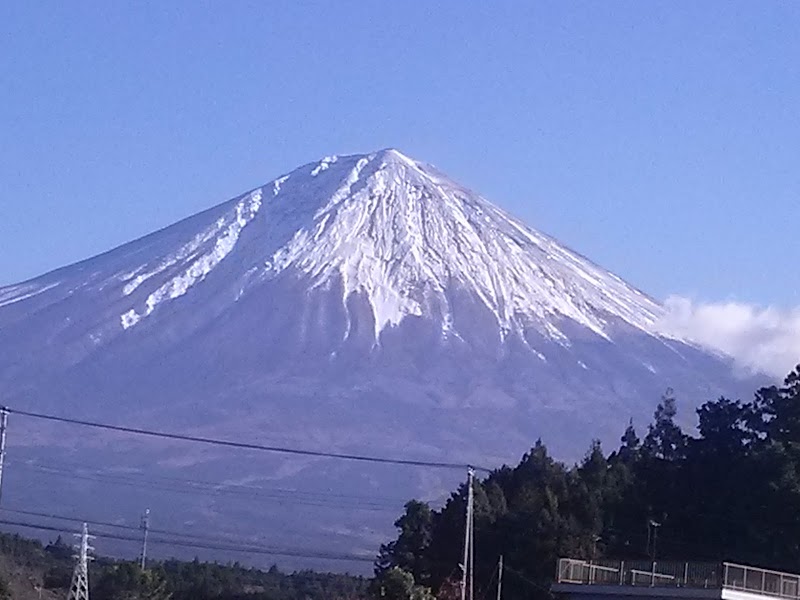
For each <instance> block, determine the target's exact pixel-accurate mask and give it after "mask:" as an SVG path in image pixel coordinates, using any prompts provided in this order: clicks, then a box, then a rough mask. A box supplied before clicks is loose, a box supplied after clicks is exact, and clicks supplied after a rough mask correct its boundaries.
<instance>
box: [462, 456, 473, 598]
mask: <svg viewBox="0 0 800 600" xmlns="http://www.w3.org/2000/svg"><path fill="white" fill-rule="evenodd" d="M474 477H475V471H474V470H473V469H472V467H470V468H469V470H468V471H467V515H466V519H467V520H466V523H465V526H464V562H463V563H461V568H462V572H461V600H467V574H468V573H469V570H470V569H471V567H472V565H471V564H470V547H471V543H472V479H473V478H474Z"/></svg>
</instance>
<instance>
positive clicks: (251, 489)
mask: <svg viewBox="0 0 800 600" xmlns="http://www.w3.org/2000/svg"><path fill="white" fill-rule="evenodd" d="M14 465H15V467H16V468H20V467H22V468H25V469H31V470H34V471H36V472H39V473H44V474H47V475H52V476H56V477H65V478H69V479H80V480H85V481H94V482H98V483H105V484H111V485H115V484H116V485H122V486H129V487H135V488H137V489H140V488H142V487H147V488H148V489H151V490H157V491H164V492H175V493H178V494H188V495H201V494H204V495H212V496H213V495H220V494H221V495H232V496H237V497H241V498H253V499H259V500H262V499H267V500H273V501H275V502H277V503H278V504H286V503H289V502H291V503H292V504H299V505H303V506H317V507H321V508H333V509H342V510H354V509H357V510H369V511H378V512H381V511H385V512H396V511H397V510H399V509H400V507H401V506H402V502H401V501H398V502H397V504H388V503H381V502H372V501H370V500H369V499H368V498H366V497H363V498H359V499H356V498H354V500H353V501H347V500H344V499H342V500H339V499H337V498H331V499H330V501H328V500H327V499H326V498H325V496H324V495H323V494H319V496H318V497H313V496H312V497H303V494H304V493H303V492H300V493H298V495H296V496H294V495H292V493H291V492H289V491H288V490H286V491H285V492H286V493H275V491H274V490H270V489H269V488H259V487H256V486H227V485H225V484H215V483H211V482H205V483H200V482H189V481H188V480H184V482H185V483H186V484H187V485H185V486H183V487H181V486H179V485H169V484H168V483H167V484H164V483H159V482H154V481H150V480H148V479H146V478H137V477H128V476H125V475H121V474H114V473H102V472H93V473H81V472H75V471H67V470H63V469H57V468H53V467H48V466H45V465H38V464H31V463H24V462H20V463H14ZM176 481H180V480H176ZM306 493H308V492H306Z"/></svg>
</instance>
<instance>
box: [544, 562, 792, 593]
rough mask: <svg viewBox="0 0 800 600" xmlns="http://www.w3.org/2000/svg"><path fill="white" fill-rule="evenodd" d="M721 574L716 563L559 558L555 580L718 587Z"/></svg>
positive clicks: (596, 583) (720, 569)
mask: <svg viewBox="0 0 800 600" xmlns="http://www.w3.org/2000/svg"><path fill="white" fill-rule="evenodd" d="M722 573H723V566H722V565H721V564H719V563H692V562H674V561H656V562H650V561H640V560H631V561H626V560H597V561H587V560H575V559H572V558H562V559H561V560H559V561H558V573H557V575H556V580H557V581H558V583H577V584H585V585H639V586H650V587H693V588H719V587H722ZM799 600H800V599H799Z"/></svg>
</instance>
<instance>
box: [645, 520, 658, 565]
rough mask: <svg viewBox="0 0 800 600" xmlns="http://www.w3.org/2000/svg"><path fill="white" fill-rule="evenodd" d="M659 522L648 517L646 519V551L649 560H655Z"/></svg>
mask: <svg viewBox="0 0 800 600" xmlns="http://www.w3.org/2000/svg"><path fill="white" fill-rule="evenodd" d="M659 527H661V523H658V522H657V521H654V520H653V519H648V521H647V553H648V554H649V555H650V560H651V561H653V562H655V560H656V541H657V540H658V528H659Z"/></svg>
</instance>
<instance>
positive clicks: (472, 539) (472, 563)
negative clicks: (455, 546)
mask: <svg viewBox="0 0 800 600" xmlns="http://www.w3.org/2000/svg"><path fill="white" fill-rule="evenodd" d="M469 491H470V496H472V494H473V492H472V487H470V489H469ZM470 500H471V504H470V511H469V512H470V516H469V600H475V500H474V496H473V497H471V498H470Z"/></svg>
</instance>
